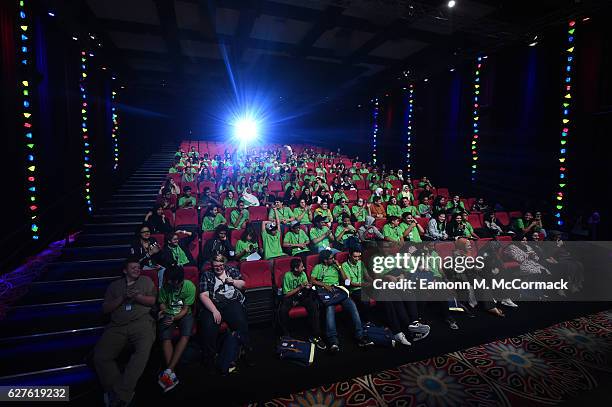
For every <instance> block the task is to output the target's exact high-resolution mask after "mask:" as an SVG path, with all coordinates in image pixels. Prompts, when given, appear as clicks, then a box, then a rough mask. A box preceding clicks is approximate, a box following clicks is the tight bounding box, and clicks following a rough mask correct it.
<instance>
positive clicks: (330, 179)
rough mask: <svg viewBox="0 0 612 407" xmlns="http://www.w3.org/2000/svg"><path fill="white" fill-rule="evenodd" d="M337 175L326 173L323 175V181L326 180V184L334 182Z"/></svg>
mask: <svg viewBox="0 0 612 407" xmlns="http://www.w3.org/2000/svg"><path fill="white" fill-rule="evenodd" d="M336 177H337V174H327V175H325V181H326V182H327V184H331V183H332V182H334V178H336Z"/></svg>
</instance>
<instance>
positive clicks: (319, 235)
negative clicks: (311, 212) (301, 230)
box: [310, 215, 339, 253]
mask: <svg viewBox="0 0 612 407" xmlns="http://www.w3.org/2000/svg"><path fill="white" fill-rule="evenodd" d="M333 239H334V235H333V233H332V231H331V229H330V228H329V227H328V226H327V218H324V217H323V216H321V215H317V216H315V218H314V221H313V226H312V228H311V229H310V242H311V243H312V250H313V252H315V253H319V252H321V251H322V250H331V251H332V252H333V253H338V252H339V250H337V249H333V248H332V247H331V243H330V240H333Z"/></svg>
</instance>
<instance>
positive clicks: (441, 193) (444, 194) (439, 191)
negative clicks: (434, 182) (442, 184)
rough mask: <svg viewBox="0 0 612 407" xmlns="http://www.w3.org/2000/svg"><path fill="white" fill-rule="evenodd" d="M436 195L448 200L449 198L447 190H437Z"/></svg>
mask: <svg viewBox="0 0 612 407" xmlns="http://www.w3.org/2000/svg"><path fill="white" fill-rule="evenodd" d="M436 194H437V195H442V196H445V197H447V198H448V197H449V193H448V188H438V189H437V191H436Z"/></svg>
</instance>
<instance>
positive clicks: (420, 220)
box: [416, 218, 429, 231]
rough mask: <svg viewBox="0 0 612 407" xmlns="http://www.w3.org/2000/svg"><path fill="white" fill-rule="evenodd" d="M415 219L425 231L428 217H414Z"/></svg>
mask: <svg viewBox="0 0 612 407" xmlns="http://www.w3.org/2000/svg"><path fill="white" fill-rule="evenodd" d="M416 221H417V223H418V224H419V225H421V227H422V228H423V229H425V231H427V224H428V223H429V218H416Z"/></svg>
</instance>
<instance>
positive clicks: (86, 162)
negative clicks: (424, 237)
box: [79, 51, 93, 212]
mask: <svg viewBox="0 0 612 407" xmlns="http://www.w3.org/2000/svg"><path fill="white" fill-rule="evenodd" d="M88 57H93V54H92V53H88V52H86V51H81V77H80V78H79V90H80V94H81V131H82V133H83V135H82V138H83V169H84V173H85V185H84V196H85V202H86V203H87V210H88V211H89V212H92V211H93V204H92V199H91V173H92V169H93V165H92V163H91V143H90V139H89V130H88V124H87V118H88V113H89V105H88V99H87V72H88V68H87V63H88Z"/></svg>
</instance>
